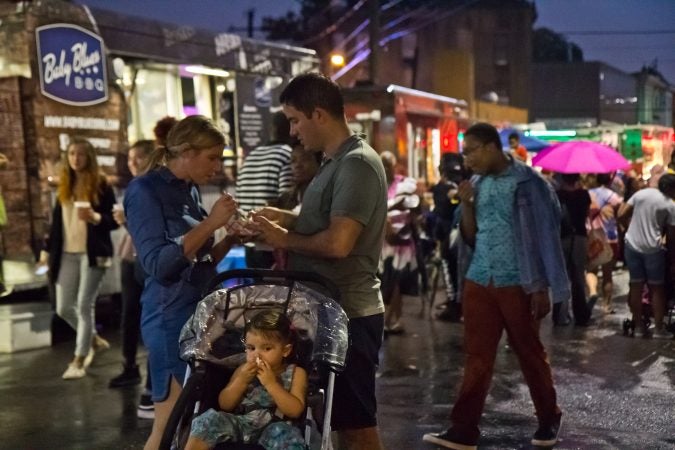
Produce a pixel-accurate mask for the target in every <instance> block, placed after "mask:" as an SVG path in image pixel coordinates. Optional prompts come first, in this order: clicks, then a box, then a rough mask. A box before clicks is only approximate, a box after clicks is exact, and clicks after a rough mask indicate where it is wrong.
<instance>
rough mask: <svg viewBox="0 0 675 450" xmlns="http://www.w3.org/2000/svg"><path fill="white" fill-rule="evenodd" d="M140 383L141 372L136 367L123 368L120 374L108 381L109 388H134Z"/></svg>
mask: <svg viewBox="0 0 675 450" xmlns="http://www.w3.org/2000/svg"><path fill="white" fill-rule="evenodd" d="M140 382H141V372H140V371H139V370H138V366H124V370H123V371H122V373H121V374H119V375H117V376H116V377H115V378H113V379H112V380H110V382H109V383H108V387H109V388H119V387H125V386H135V385H137V384H139V383H140Z"/></svg>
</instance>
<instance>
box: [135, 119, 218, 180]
mask: <svg viewBox="0 0 675 450" xmlns="http://www.w3.org/2000/svg"><path fill="white" fill-rule="evenodd" d="M226 142H227V141H226V139H225V136H224V135H223V133H222V132H221V131H220V130H219V129H218V128H217V127H216V125H215V124H214V123H213V121H211V120H210V119H209V118H207V117H204V116H188V117H186V118H185V119H183V120H181V121H180V122H178V123H177V124H176V125H174V126H173V127H172V128H171V131H169V134H168V136H167V137H166V145H160V146H158V147H157V148H156V149H155V150H154V151H153V152H152V154H151V155H150V161H149V162H148V170H153V169H156V168H157V167H159V166H161V165H165V164H166V163H167V162H168V161H170V160H172V159H174V158H177V157H179V156H180V155H181V154H183V153H184V152H185V151H187V150H189V149H193V150H204V149H207V148H211V147H215V146H222V147H225V144H226Z"/></svg>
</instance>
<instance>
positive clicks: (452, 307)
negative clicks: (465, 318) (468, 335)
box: [436, 302, 462, 322]
mask: <svg viewBox="0 0 675 450" xmlns="http://www.w3.org/2000/svg"><path fill="white" fill-rule="evenodd" d="M436 319H438V320H442V321H444V322H461V321H462V305H460V304H459V303H456V302H448V304H447V307H446V308H445V309H443V310H442V311H441V312H439V313H438V314H436Z"/></svg>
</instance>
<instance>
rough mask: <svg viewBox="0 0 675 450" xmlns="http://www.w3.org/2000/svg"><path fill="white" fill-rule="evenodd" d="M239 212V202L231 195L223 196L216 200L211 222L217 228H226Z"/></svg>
mask: <svg viewBox="0 0 675 450" xmlns="http://www.w3.org/2000/svg"><path fill="white" fill-rule="evenodd" d="M236 212H237V202H236V201H235V200H234V197H232V196H231V195H230V194H223V195H221V196H220V198H218V200H216V202H215V203H214V204H213V208H211V213H210V214H209V217H208V218H209V220H210V221H212V222H213V223H214V225H215V228H216V229H217V228H220V227H224V226H226V225H227V224H228V222H229V221H230V219H231V218H232V216H233V215H234V214H236Z"/></svg>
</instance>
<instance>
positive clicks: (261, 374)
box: [258, 359, 277, 387]
mask: <svg viewBox="0 0 675 450" xmlns="http://www.w3.org/2000/svg"><path fill="white" fill-rule="evenodd" d="M258 380H260V384H262V385H263V386H265V387H267V386H268V385H270V384H272V383H276V382H277V377H276V375H274V371H273V370H272V368H271V367H270V366H269V364H267V363H266V362H265V360H263V359H260V362H259V363H258Z"/></svg>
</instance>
